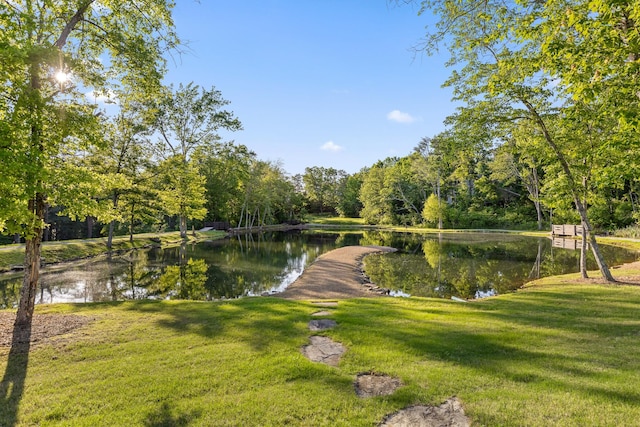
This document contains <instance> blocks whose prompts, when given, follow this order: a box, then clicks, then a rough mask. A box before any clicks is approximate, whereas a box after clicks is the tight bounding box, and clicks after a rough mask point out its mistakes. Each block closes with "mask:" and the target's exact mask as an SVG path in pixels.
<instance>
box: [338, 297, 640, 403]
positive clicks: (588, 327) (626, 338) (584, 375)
mask: <svg viewBox="0 0 640 427" xmlns="http://www.w3.org/2000/svg"><path fill="white" fill-rule="evenodd" d="M574 292H575V293H574ZM629 296H630V295H629V294H626V295H618V296H616V295H615V293H614V292H612V295H608V296H606V297H604V298H603V297H602V293H601V292H593V291H589V290H584V291H575V290H574V289H571V290H568V291H566V292H549V293H546V292H536V293H535V294H534V293H531V294H529V295H527V296H525V297H522V296H518V297H515V298H514V297H511V298H503V299H495V300H492V301H485V302H480V303H473V304H464V305H458V304H455V303H451V302H438V301H429V300H423V301H420V300H416V301H411V302H398V303H396V302H395V301H393V300H389V304H380V302H379V301H371V300H356V301H353V303H350V304H352V305H349V306H348V307H347V306H344V307H343V308H346V310H345V311H341V312H340V313H338V314H337V315H336V320H337V321H338V323H339V324H340V325H341V329H340V330H338V331H337V333H336V335H337V336H338V339H340V338H341V337H344V339H345V340H349V341H351V342H359V341H362V340H365V339H366V340H367V341H370V342H369V344H370V345H371V341H373V342H375V344H373V346H375V345H376V344H377V345H379V346H386V347H391V348H396V349H397V350H398V351H399V352H400V353H404V354H407V356H408V357H416V358H418V359H419V360H425V359H426V360H436V361H444V362H450V363H453V364H454V366H455V365H457V366H461V367H464V368H469V369H472V370H475V371H477V372H478V373H481V374H488V375H490V376H491V377H493V378H499V379H501V381H506V382H511V383H520V384H523V383H527V384H532V385H533V384H535V387H536V389H537V390H545V389H547V390H562V391H565V392H567V393H578V394H579V395H580V396H581V397H582V398H585V399H593V398H598V397H599V398H603V399H606V400H608V401H611V402H616V403H623V404H627V405H631V404H634V403H635V402H638V401H640V391H639V390H637V389H636V388H635V387H633V386H630V385H629V381H630V380H626V381H625V380H622V379H621V378H624V377H628V378H635V377H637V375H636V372H637V369H638V366H639V365H638V361H637V360H636V359H635V358H634V357H633V356H632V353H630V352H633V351H634V349H636V348H637V347H638V345H640V334H638V332H637V320H636V318H637V306H639V305H640V295H638V293H637V292H636V293H635V294H633V295H632V296H633V297H634V298H632V299H631V300H630V298H629ZM625 304H626V305H625ZM636 304H637V305H636ZM634 306H635V307H634ZM355 313H357V315H354V314H355ZM365 337H366V338H365ZM364 357H366V355H365V356H364ZM371 363H375V360H374V361H372V362H371ZM469 381H470V382H473V381H474V380H473V378H470V379H469ZM634 381H635V380H634Z"/></svg>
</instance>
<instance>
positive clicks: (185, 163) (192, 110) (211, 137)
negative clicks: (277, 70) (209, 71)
mask: <svg viewBox="0 0 640 427" xmlns="http://www.w3.org/2000/svg"><path fill="white" fill-rule="evenodd" d="M167 89H168V90H167V91H166V92H165V94H164V96H162V97H161V98H160V99H159V100H158V102H155V103H154V104H153V108H154V110H155V128H156V130H157V131H158V133H159V135H160V141H159V143H158V145H157V146H158V152H159V153H160V155H161V156H162V157H163V158H165V159H167V160H169V159H170V158H171V157H173V158H174V159H178V160H180V161H177V162H175V161H174V162H172V165H173V167H175V168H176V169H174V170H173V171H172V174H176V173H178V174H180V173H182V174H184V175H185V176H187V175H189V176H192V177H194V178H195V179H198V180H200V181H204V178H202V177H200V178H198V177H197V175H193V173H194V172H195V171H194V170H193V168H194V167H195V166H196V165H197V164H196V163H195V162H192V160H194V159H193V156H194V154H196V153H197V152H198V151H202V150H204V149H205V148H207V147H212V146H213V145H214V144H215V143H217V142H219V141H220V139H221V137H220V135H219V134H218V132H219V131H220V130H221V129H224V130H228V131H236V130H240V129H242V125H241V123H240V121H239V120H238V119H237V118H236V117H234V115H233V112H230V111H227V110H224V109H223V108H224V106H226V105H228V104H229V101H227V100H225V99H224V98H223V97H222V93H221V92H220V91H218V90H216V89H215V88H211V89H210V90H206V89H204V88H200V87H199V86H198V85H195V84H193V83H188V84H187V85H186V86H185V85H183V84H182V83H181V84H180V85H179V86H178V88H177V89H175V90H174V89H173V86H169V87H168V88H167ZM172 183H173V184H175V185H172V186H170V187H168V189H170V190H171V191H172V192H173V194H174V197H175V198H176V199H181V200H185V201H186V199H187V198H188V199H189V203H188V204H187V203H179V204H178V205H176V204H174V203H170V204H169V205H167V206H168V209H169V211H170V212H171V213H172V214H177V215H178V216H179V218H180V235H181V236H182V238H183V239H184V238H186V237H187V218H188V217H189V215H190V213H196V212H198V216H192V218H200V219H201V218H202V217H204V215H201V213H202V211H201V210H200V209H199V208H198V206H199V207H204V205H205V202H206V200H205V192H204V185H202V186H195V184H194V183H193V182H191V180H187V179H173V178H172ZM196 189H201V191H200V192H199V193H195V192H194V191H195V190H196ZM187 193H188V197H187V196H186V194H187ZM165 200H167V201H170V200H171V198H170V197H168V198H165ZM176 206H178V207H180V210H179V211H175V210H174V208H175V207H176ZM189 206H190V207H189Z"/></svg>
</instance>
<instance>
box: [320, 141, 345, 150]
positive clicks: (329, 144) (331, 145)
mask: <svg viewBox="0 0 640 427" xmlns="http://www.w3.org/2000/svg"><path fill="white" fill-rule="evenodd" d="M320 149H321V150H325V151H333V152H336V153H337V152H338V151H342V150H344V147H341V146H339V145H338V144H336V143H335V142H333V141H327V142H325V143H324V144H323V145H322V147H320Z"/></svg>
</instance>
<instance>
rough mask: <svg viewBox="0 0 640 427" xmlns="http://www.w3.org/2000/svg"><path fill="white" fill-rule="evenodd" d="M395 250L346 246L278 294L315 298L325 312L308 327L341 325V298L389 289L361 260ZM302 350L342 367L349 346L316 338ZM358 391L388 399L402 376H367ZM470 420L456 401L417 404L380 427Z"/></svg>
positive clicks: (462, 425)
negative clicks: (338, 317)
mask: <svg viewBox="0 0 640 427" xmlns="http://www.w3.org/2000/svg"><path fill="white" fill-rule="evenodd" d="M392 251H394V249H393V248H388V247H381V246H347V247H343V248H339V249H335V250H333V251H331V252H328V253H326V254H324V255H322V256H320V257H319V258H318V259H316V261H315V262H314V263H313V264H312V265H311V266H310V267H309V268H307V269H306V270H305V271H304V273H302V276H300V277H299V278H298V280H296V281H295V282H294V283H293V284H292V285H290V286H289V287H288V288H287V290H285V291H284V292H282V293H280V294H278V295H277V296H279V297H282V298H288V299H296V300H310V302H311V303H312V304H314V305H315V306H317V307H319V308H322V310H320V311H316V312H314V313H312V316H313V317H315V319H311V320H310V321H309V324H308V328H309V330H310V331H312V332H322V331H326V330H330V329H333V328H336V327H338V326H339V325H338V323H337V322H336V321H334V320H332V319H330V317H331V316H332V315H333V310H336V309H337V308H338V305H339V301H338V300H339V299H346V298H355V297H365V296H376V295H381V294H384V293H385V292H384V290H382V289H380V288H378V287H377V286H375V285H374V284H371V283H370V282H369V281H368V280H367V278H366V277H365V276H364V274H363V272H362V258H363V257H364V256H365V255H368V254H371V253H380V252H392ZM300 351H301V352H302V354H303V355H304V356H305V357H306V358H307V359H309V360H311V361H312V362H316V363H324V364H326V365H329V366H334V367H336V368H338V369H339V363H340V358H341V357H342V355H343V354H344V353H345V352H346V351H347V348H346V347H345V346H344V345H343V344H342V343H339V342H335V341H333V340H332V339H331V338H330V337H327V336H323V335H311V336H310V337H309V344H307V345H305V346H303V347H302V348H301V349H300ZM353 385H354V392H355V393H356V395H357V396H358V397H360V398H369V397H375V396H387V395H391V394H393V393H394V392H395V391H396V390H397V389H398V388H400V387H402V386H403V382H402V381H401V380H400V379H399V378H395V377H392V376H390V375H386V374H384V373H377V372H362V373H360V374H358V375H357V376H356V378H355V380H354V384H353ZM470 425H471V422H470V420H469V419H468V418H467V417H466V416H465V414H464V409H463V407H462V403H461V402H460V401H459V400H458V399H457V398H456V397H455V396H453V397H451V398H450V399H448V400H447V401H446V402H444V403H442V404H441V405H439V406H434V405H412V406H409V407H407V408H404V409H401V410H399V411H397V412H394V413H392V414H388V415H387V416H385V417H384V419H383V420H382V421H381V422H380V424H379V426H386V427H400V426H413V427H422V426H424V427H427V426H451V427H467V426H470Z"/></svg>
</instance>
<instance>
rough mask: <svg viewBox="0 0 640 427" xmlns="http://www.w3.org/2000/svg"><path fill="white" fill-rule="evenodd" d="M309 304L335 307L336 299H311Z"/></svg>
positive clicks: (336, 304)
mask: <svg viewBox="0 0 640 427" xmlns="http://www.w3.org/2000/svg"><path fill="white" fill-rule="evenodd" d="M311 304H313V305H315V306H318V307H337V306H338V301H311Z"/></svg>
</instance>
